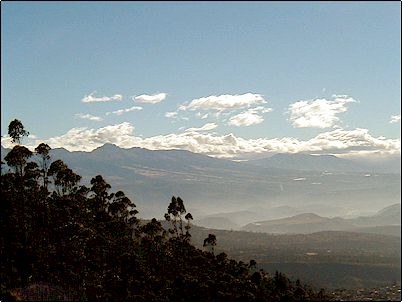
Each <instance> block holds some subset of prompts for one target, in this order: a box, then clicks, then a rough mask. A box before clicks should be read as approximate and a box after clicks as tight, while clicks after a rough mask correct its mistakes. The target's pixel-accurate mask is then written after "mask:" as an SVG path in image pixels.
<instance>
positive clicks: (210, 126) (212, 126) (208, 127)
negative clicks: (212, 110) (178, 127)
mask: <svg viewBox="0 0 402 302" xmlns="http://www.w3.org/2000/svg"><path fill="white" fill-rule="evenodd" d="M216 127H218V125H217V124H215V123H207V124H205V125H204V126H202V127H200V128H188V129H186V130H185V132H202V131H211V130H213V129H215V128H216Z"/></svg>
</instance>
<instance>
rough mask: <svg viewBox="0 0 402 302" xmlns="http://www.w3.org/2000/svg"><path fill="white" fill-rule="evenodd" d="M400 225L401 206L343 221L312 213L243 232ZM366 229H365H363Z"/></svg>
mask: <svg viewBox="0 0 402 302" xmlns="http://www.w3.org/2000/svg"><path fill="white" fill-rule="evenodd" d="M400 225H401V204H394V205H391V206H388V207H386V208H384V209H382V210H380V211H378V212H377V213H376V214H374V215H372V216H362V217H357V218H350V219H345V218H341V217H334V218H328V217H322V216H319V215H317V214H313V213H303V214H299V215H296V216H291V217H286V218H281V219H274V220H267V221H258V222H254V223H250V224H247V225H246V226H244V227H243V228H242V230H245V231H254V232H267V233H281V234H284V233H300V234H303V233H314V232H322V231H350V230H355V231H361V232H362V231H365V230H370V229H372V227H380V226H381V227H383V226H399V228H400ZM365 228H366V229H365Z"/></svg>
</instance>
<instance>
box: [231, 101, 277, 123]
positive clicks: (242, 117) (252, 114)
mask: <svg viewBox="0 0 402 302" xmlns="http://www.w3.org/2000/svg"><path fill="white" fill-rule="evenodd" d="M271 111H272V108H265V107H263V106H258V107H255V108H250V109H248V110H247V111H245V112H242V113H239V114H236V115H234V116H232V117H231V118H230V119H229V122H228V125H229V126H238V127H241V126H251V125H256V124H260V123H262V122H263V121H264V118H263V117H262V115H261V114H262V113H267V112H271Z"/></svg>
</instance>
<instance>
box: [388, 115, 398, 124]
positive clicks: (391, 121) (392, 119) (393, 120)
mask: <svg viewBox="0 0 402 302" xmlns="http://www.w3.org/2000/svg"><path fill="white" fill-rule="evenodd" d="M400 122H401V115H400V114H398V115H392V116H391V119H390V121H389V123H390V124H396V123H400Z"/></svg>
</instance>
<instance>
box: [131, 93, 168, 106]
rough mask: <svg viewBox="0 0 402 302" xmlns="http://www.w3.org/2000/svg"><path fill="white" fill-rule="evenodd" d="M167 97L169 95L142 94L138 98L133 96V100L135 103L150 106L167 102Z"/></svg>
mask: <svg viewBox="0 0 402 302" xmlns="http://www.w3.org/2000/svg"><path fill="white" fill-rule="evenodd" d="M166 97H167V93H158V94H152V95H148V94H141V95H138V96H133V97H132V99H133V100H134V101H137V102H140V103H148V104H156V103H160V102H162V101H163V100H165V99H166Z"/></svg>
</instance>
